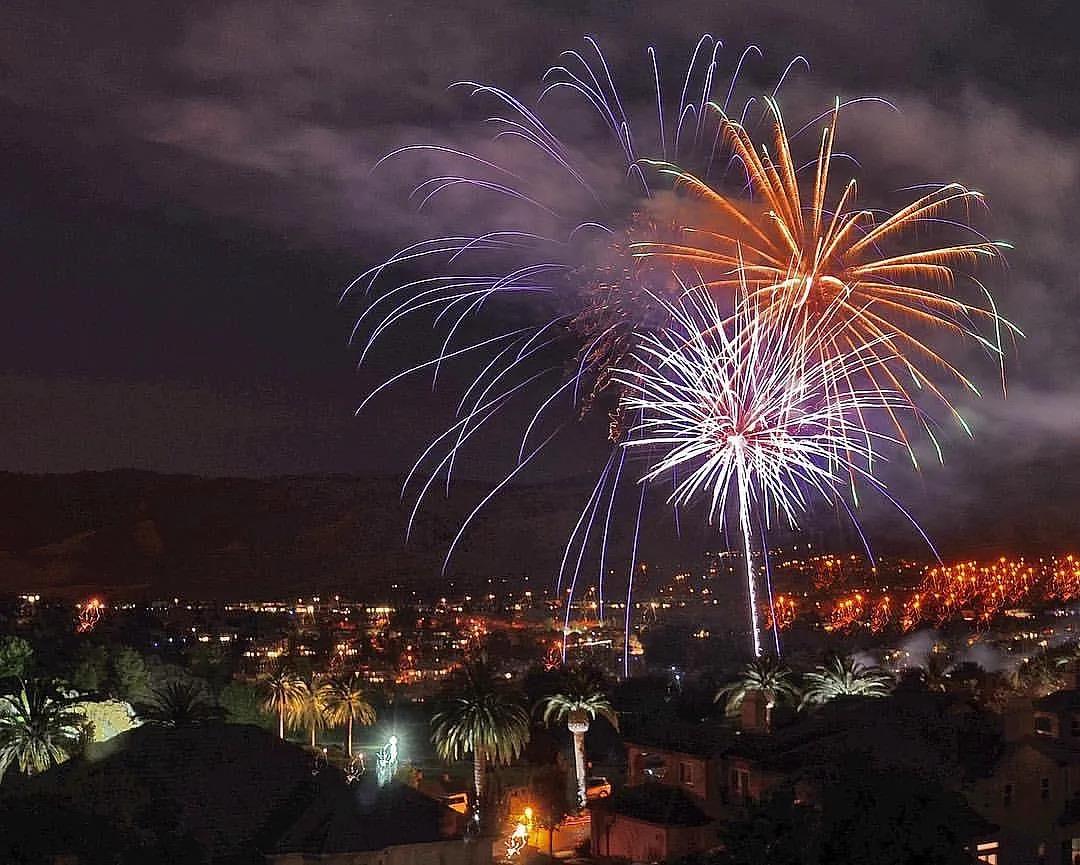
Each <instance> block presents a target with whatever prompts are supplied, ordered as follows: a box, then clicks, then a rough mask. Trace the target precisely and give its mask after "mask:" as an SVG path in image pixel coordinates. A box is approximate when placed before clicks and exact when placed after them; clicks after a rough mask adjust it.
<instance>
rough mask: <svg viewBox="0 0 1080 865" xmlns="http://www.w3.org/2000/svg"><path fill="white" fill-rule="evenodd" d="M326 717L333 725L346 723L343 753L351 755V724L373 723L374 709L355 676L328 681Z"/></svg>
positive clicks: (366, 724)
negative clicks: (346, 730)
mask: <svg viewBox="0 0 1080 865" xmlns="http://www.w3.org/2000/svg"><path fill="white" fill-rule="evenodd" d="M326 709H327V719H328V720H329V721H330V723H331V724H334V725H335V726H338V725H341V724H346V725H347V729H348V732H347V733H346V736H345V753H346V754H348V755H349V756H350V757H351V756H352V730H353V724H354V723H358V724H363V725H364V726H365V727H367V726H370V725H371V724H374V723H375V709H374V708H372V705H371V704H370V703H369V702H368V701H367V700H366V699H365V698H364V692H363V690H362V689H361V688H360V683H359V682H358V681H357V679H356V676H355V675H353V676H350V677H342V678H339V679H334V680H332V681H331V682H330V685H329V691H328V693H327V696H326Z"/></svg>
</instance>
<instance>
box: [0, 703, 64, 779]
mask: <svg viewBox="0 0 1080 865" xmlns="http://www.w3.org/2000/svg"><path fill="white" fill-rule="evenodd" d="M81 734H82V717H81V716H80V715H79V714H78V713H77V712H75V711H74V710H73V709H72V708H71V701H70V700H68V699H66V698H64V697H62V696H60V694H59V693H57V691H56V690H55V689H54V688H53V687H52V686H51V685H46V684H44V683H40V682H38V683H34V682H31V683H29V684H22V686H21V687H20V689H19V693H18V694H9V695H6V696H3V697H0V778H3V777H4V773H5V772H7V770H8V767H9V766H10V765H11V764H12V763H16V764H17V765H18V767H19V771H20V772H22V773H23V774H24V775H36V774H37V773H38V772H43V771H45V770H46V769H48V768H49V767H51V766H55V765H57V764H59V763H62V762H64V760H66V759H68V758H69V757H70V756H71V755H72V753H74V751H75V749H76V748H77V747H78V744H79V740H80V738H81Z"/></svg>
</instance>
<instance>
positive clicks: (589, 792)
mask: <svg viewBox="0 0 1080 865" xmlns="http://www.w3.org/2000/svg"><path fill="white" fill-rule="evenodd" d="M610 795H611V782H610V781H609V780H608V779H607V778H604V777H600V776H597V777H595V778H586V779H585V798H586V799H605V798H607V797H608V796H610Z"/></svg>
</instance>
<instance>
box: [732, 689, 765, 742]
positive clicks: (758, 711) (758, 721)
mask: <svg viewBox="0 0 1080 865" xmlns="http://www.w3.org/2000/svg"><path fill="white" fill-rule="evenodd" d="M771 715H772V707H771V706H769V705H768V700H767V699H766V697H765V695H764V694H763V693H762V692H761V691H750V692H749V693H747V695H746V696H745V697H743V701H742V706H741V707H740V710H739V723H740V725H741V726H742V728H743V730H745V731H746V732H748V733H767V732H768V731H769V723H770V721H771V720H772V718H771V717H770V716H771Z"/></svg>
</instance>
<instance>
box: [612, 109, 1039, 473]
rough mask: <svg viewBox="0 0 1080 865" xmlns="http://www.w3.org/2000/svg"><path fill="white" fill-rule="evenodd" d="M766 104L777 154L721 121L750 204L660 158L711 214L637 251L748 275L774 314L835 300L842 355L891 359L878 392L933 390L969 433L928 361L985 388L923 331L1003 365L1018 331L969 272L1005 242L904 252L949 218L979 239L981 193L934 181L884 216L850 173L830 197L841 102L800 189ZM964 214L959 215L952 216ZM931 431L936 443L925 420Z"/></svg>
mask: <svg viewBox="0 0 1080 865" xmlns="http://www.w3.org/2000/svg"><path fill="white" fill-rule="evenodd" d="M767 104H768V107H769V111H770V113H771V116H772V119H773V149H774V151H775V152H774V154H773V155H770V153H769V152H768V150H767V149H766V148H765V147H764V146H763V147H762V148H761V149H760V150H759V149H757V148H755V145H754V142H753V140H752V139H751V137H750V135H749V134H748V133H747V131H746V129H745V128H744V127H743V126H742V125H741V124H740V123H737V122H735V121H733V120H730V119H728V118H727V117H724V116H721V127H722V131H723V135H724V138H725V140H726V141H727V143H728V145H729V146H730V149H731V153H732V157H733V159H734V160H736V161H737V162H738V163H741V165H742V166H743V168H744V169H745V174H746V187H745V190H747V191H749V193H750V197H751V200H750V201H749V202H748V201H746V200H745V199H743V198H742V197H733V196H729V195H728V194H726V193H724V192H721V191H718V190H717V189H714V188H713V187H712V186H710V185H708V184H707V183H705V182H704V181H702V180H701V179H699V178H698V177H695V176H693V175H691V174H689V173H687V172H685V171H682V170H681V169H679V168H676V167H674V166H671V165H667V164H663V163H655V164H656V165H657V166H658V167H659V170H660V171H661V172H662V173H666V174H669V175H671V176H673V177H674V178H675V181H676V184H677V188H679V189H681V190H683V191H685V192H688V193H689V194H690V195H691V196H692V197H694V198H697V199H698V200H699V201H700V202H701V204H702V205H703V207H704V208H705V211H704V212H705V213H706V214H707V215H706V216H705V217H704V218H703V219H702V224H698V225H687V226H685V227H684V230H683V232H682V239H681V241H677V242H669V241H656V240H651V239H649V240H642V241H639V242H638V243H635V244H634V246H633V252H634V254H635V255H636V256H637V257H638V258H639V259H643V258H649V257H656V258H659V259H661V260H665V261H668V262H669V263H670V264H671V265H672V266H674V267H679V266H687V267H691V268H693V269H694V270H695V271H696V272H698V273H700V274H702V277H703V279H704V280H705V282H706V284H707V285H708V286H709V287H710V289H712V290H714V291H720V292H731V291H736V290H738V287H739V285H740V281H744V282H745V284H748V285H749V286H750V288H751V289H752V291H754V292H755V293H757V294H758V295H760V296H761V297H763V298H765V299H766V300H768V301H769V302H770V303H771V304H773V305H774V306H775V308H777V309H778V310H789V309H791V308H792V307H793V306H795V307H799V308H802V309H804V310H805V313H806V315H808V316H814V315H817V314H819V313H820V312H821V311H822V310H826V309H831V308H834V305H836V304H839V305H840V306H841V308H843V309H844V311H845V314H846V317H847V320H848V325H847V327H846V328H845V329H844V330H843V331H842V332H841V333H839V334H838V335H837V336H836V338H835V342H834V344H833V345H832V346H831V349H832V350H834V351H835V352H836V353H838V354H840V353H845V352H849V351H851V350H852V349H853V348H854V347H855V346H861V345H867V344H874V345H875V346H877V348H876V351H877V352H879V354H880V356H881V358H882V361H883V362H882V363H881V364H880V365H879V366H878V368H876V369H875V370H874V371H872V372H870V373H869V377H870V378H871V379H872V380H873V384H874V386H875V387H879V388H887V389H889V390H892V391H894V392H897V393H901V394H903V395H904V397H905V399H906V400H907V401H908V402H909V403H911V404H912V406H914V399H915V398H914V391H913V390H912V388H914V390H915V391H927V392H928V393H930V394H932V395H933V397H935V398H936V399H937V400H938V401H939V402H940V403H941V404H943V405H944V406H945V407H946V408H947V409H948V411H949V412H950V413H951V414H952V416H953V417H954V418H955V419H956V420H957V422H958V423H959V424H960V425H961V426H962V427H963V428H964V429H965V430H966V431H967V426H966V424H965V423H964V420H963V418H962V417H961V416H960V414H959V413H958V412H957V410H956V409H955V408H954V407H953V405H952V403H951V402H950V400H949V398H948V397H947V396H946V395H945V393H944V392H943V391H942V389H941V385H940V384H938V383H936V382H935V381H933V380H932V379H931V377H930V375H929V374H928V373H927V372H925V371H924V368H925V367H931V368H935V367H939V368H941V369H943V370H944V371H945V372H946V373H947V374H948V376H949V377H950V378H951V379H953V380H954V381H958V382H960V383H962V384H963V385H964V386H965V387H967V388H969V389H970V390H972V391H974V392H976V393H978V391H977V389H976V388H975V385H974V384H973V383H972V382H971V380H970V379H969V378H968V377H967V376H966V375H965V374H964V373H963V372H962V371H961V370H960V369H958V368H957V367H956V366H954V365H953V364H952V363H951V362H950V361H949V360H947V359H946V358H945V357H944V356H943V355H942V354H941V353H939V351H938V350H937V349H935V348H934V347H933V345H932V344H931V343H930V342H928V341H926V340H924V339H922V338H920V336H919V335H918V333H917V328H918V327H919V326H930V327H931V329H932V330H935V329H936V330H943V331H945V332H948V333H952V334H954V335H958V336H961V337H965V338H970V339H973V340H975V341H976V342H977V343H978V344H980V345H981V346H983V347H984V348H985V349H987V350H988V351H989V352H990V353H991V354H992V355H993V356H994V357H995V358H996V359H997V360H998V362H999V364H1000V363H1001V362H1002V360H1003V357H1004V352H1003V348H1002V331H1003V330H1004V331H1009V332H1011V333H1013V334H1019V331H1018V330H1017V329H1016V328H1015V327H1013V325H1011V324H1010V323H1009V322H1008V321H1006V320H1005V319H1004V318H1002V317H1001V316H1000V315H999V314H998V312H997V309H996V307H995V306H994V302H993V299H992V297H991V296H990V294H989V292H988V291H987V290H986V289H985V287H984V286H983V285H982V283H981V282H980V281H979V280H978V279H976V278H975V276H974V275H973V274H971V270H972V269H973V266H974V264H975V263H976V261H977V260H979V259H995V258H998V257H999V249H1000V247H1001V246H1002V244H999V243H995V242H991V241H989V240H986V239H984V238H982V237H981V235H979V236H977V239H976V240H975V242H964V243H959V244H956V245H951V246H942V247H937V248H929V249H922V248H920V249H916V250H914V251H904V243H905V241H907V240H910V238H911V237H912V236H913V235H915V234H916V233H917V232H919V231H920V230H921V229H927V228H930V227H935V228H940V227H941V226H942V225H948V226H954V227H958V228H961V229H963V230H965V231H966V232H968V233H969V236H974V230H973V229H971V228H969V227H968V222H967V216H968V211H969V210H970V208H971V206H972V205H973V204H981V203H982V201H983V198H982V195H981V194H980V193H979V192H976V191H974V190H971V189H967V188H965V187H963V186H960V185H959V184H956V183H949V184H943V185H940V186H934V187H932V188H931V187H926V189H928V191H926V192H925V194H923V195H920V196H919V197H918V198H916V199H915V200H914V201H912V202H911V203H909V204H908V205H907V206H905V207H903V208H901V209H899V210H897V211H896V212H894V213H892V214H890V215H888V216H886V217H885V218H880V217H879V215H877V214H876V213H875V212H874V211H873V210H870V209H866V208H860V207H857V206H856V204H855V198H856V183H855V181H854V180H849V181H848V183H847V184H846V185H845V186H844V189H843V192H842V193H841V194H840V196H839V198H838V199H836V200H835V201H834V200H832V199H831V198H830V196H829V191H828V183H829V175H830V170H831V168H832V162H833V157H834V153H833V144H834V139H835V134H836V122H837V119H838V114H839V108H840V105H839V103H838V104H837V105H836V107H835V108H834V109H833V110H832V112H830V114H828V115H825V116H826V117H831V123H830V124H829V125H827V126H826V127H825V128H824V129H823V131H822V135H821V142H820V146H819V149H818V153H817V158H816V160H815V161H813V162H812V163H810V165H809V166H807V167H808V168H811V169H812V170H813V181H812V183H811V184H809V187H808V189H807V190H806V193H807V194H806V195H804V191H803V190H801V189H800V182H799V177H798V170H797V168H796V164H795V161H794V159H793V156H792V150H791V141H790V138H789V136H788V134H787V132H786V130H785V128H784V123H783V119H782V116H781V113H780V108H779V106H778V105H777V103H776V102H775V101H774V100H772V99H769V100H767ZM804 128H805V127H804ZM957 210H959V211H962V215H963V217H964V219H963V220H957V219H955V218H954V214H955V212H956V211H957ZM717 228H719V230H717ZM961 269H962V270H963V271H964V272H965V273H968V274H969V276H968V279H969V280H970V283H971V285H972V286H974V287H975V289H976V293H977V295H978V297H979V300H978V301H977V302H968V301H966V300H962V299H960V298H958V297H956V296H954V295H955V289H956V282H957V280H956V274H957V272H958V271H959V270H961ZM983 330H988V331H991V332H992V336H991V337H989V338H988V337H987V336H985V335H984V334H983V333H982V331H983ZM1002 368H1003V367H1002ZM910 382H913V385H912V384H911V383H910ZM893 422H894V423H895V426H896V429H897V432H898V434H899V435H900V437H901V438H902V439H904V441H905V442H906V441H907V438H906V436H905V435H904V431H903V429H902V427H901V424H900V422H899V419H898V418H897V417H895V416H894V417H893ZM923 427H924V429H926V431H927V433H928V434H929V435H930V437H931V439H933V433H931V432H930V430H929V427H928V425H927V424H926V423H925V422H924V423H923ZM969 432H970V431H969ZM909 450H910V448H909ZM912 459H913V460H914V455H912Z"/></svg>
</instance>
